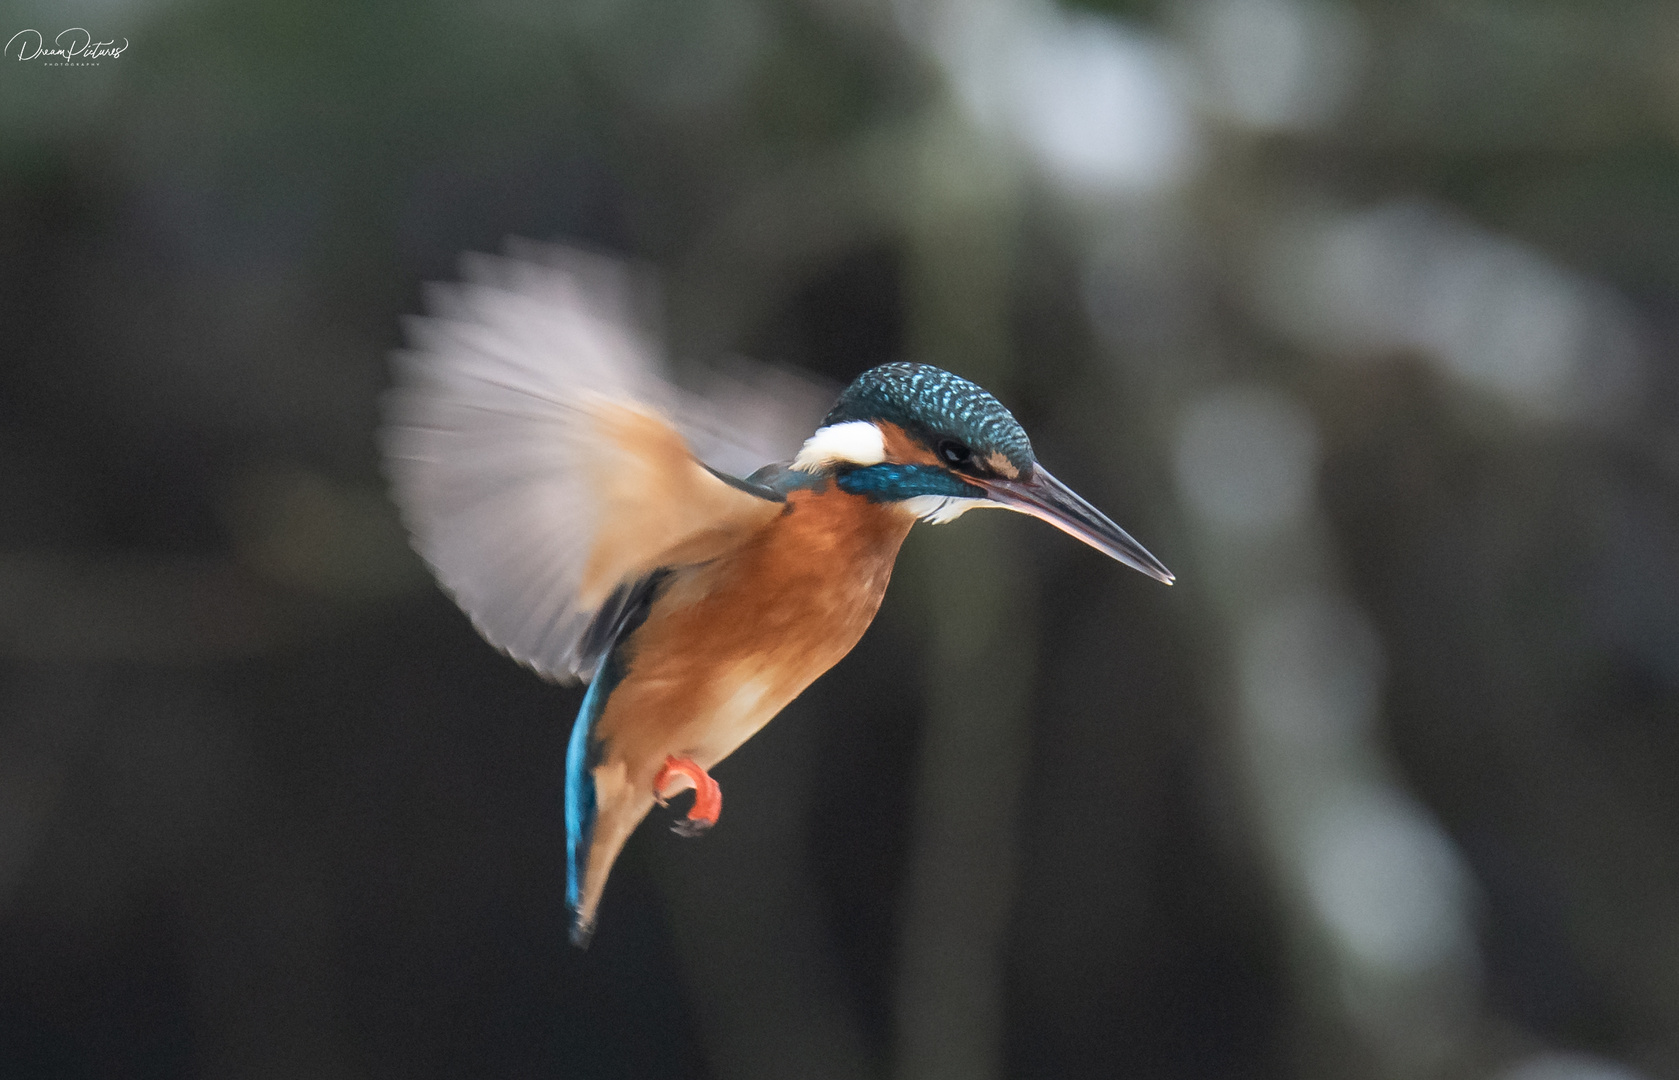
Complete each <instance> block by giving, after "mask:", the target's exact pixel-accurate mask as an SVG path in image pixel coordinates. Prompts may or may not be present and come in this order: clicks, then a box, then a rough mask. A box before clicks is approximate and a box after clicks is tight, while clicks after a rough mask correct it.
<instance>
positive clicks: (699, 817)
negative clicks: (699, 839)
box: [653, 757, 723, 836]
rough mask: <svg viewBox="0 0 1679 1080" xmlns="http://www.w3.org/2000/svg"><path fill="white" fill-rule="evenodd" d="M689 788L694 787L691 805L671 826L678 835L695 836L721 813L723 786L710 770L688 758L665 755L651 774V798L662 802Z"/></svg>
mask: <svg viewBox="0 0 1679 1080" xmlns="http://www.w3.org/2000/svg"><path fill="white" fill-rule="evenodd" d="M689 788H692V789H693V790H694V805H693V806H690V807H689V808H688V816H687V817H685V818H682V819H681V820H680V821H678V822H677V823H676V824H674V825H672V826H671V831H672V832H674V833H676V835H678V836H699V835H700V834H702V833H704V832H705V831H706V830H707V829H709V828H711V827H712V826H713V825H715V824H717V818H718V816H719V815H720V814H722V813H723V789H722V788H720V787H718V786H717V781H715V780H713V779H712V778H711V774H710V773H708V772H706V771H705V770H704V769H702V768H700V767H699V765H697V764H696V763H695V762H694V761H693V760H692V759H690V758H679V757H667V758H665V767H664V768H662V769H660V770H659V775H658V776H655V777H654V778H653V798H655V799H656V800H658V803H659V805H660V806H663V805H665V800H667V799H669V798H671V797H672V796H674V795H677V794H679V793H681V792H684V791H687V790H688V789H689Z"/></svg>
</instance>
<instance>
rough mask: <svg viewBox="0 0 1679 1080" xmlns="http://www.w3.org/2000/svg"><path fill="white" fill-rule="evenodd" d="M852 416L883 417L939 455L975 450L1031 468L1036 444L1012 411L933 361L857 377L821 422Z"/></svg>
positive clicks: (1025, 470)
mask: <svg viewBox="0 0 1679 1080" xmlns="http://www.w3.org/2000/svg"><path fill="white" fill-rule="evenodd" d="M853 420H869V421H881V420H884V421H887V422H889V423H893V424H897V425H898V426H899V427H901V428H903V429H904V430H905V432H907V433H908V434H910V435H911V436H913V437H915V438H917V439H919V440H921V441H922V442H923V443H925V444H926V445H927V446H928V447H929V448H931V449H933V450H934V451H935V452H937V453H940V454H941V455H945V456H947V457H948V456H949V455H951V454H956V453H961V454H964V455H965V454H966V453H968V452H971V453H972V455H973V457H974V458H976V459H978V460H980V461H985V460H993V461H995V460H997V459H998V458H1000V459H1002V461H1006V462H1007V463H1008V465H1009V466H1010V467H1012V470H1013V471H1014V472H1015V473H1017V474H1019V475H1021V476H1029V475H1031V473H1032V465H1033V460H1034V458H1033V454H1032V443H1031V442H1030V441H1029V440H1028V439H1027V438H1026V432H1025V430H1024V429H1022V428H1021V426H1020V423H1019V421H1017V420H1015V418H1014V414H1012V413H1010V412H1009V411H1008V409H1006V408H1004V407H1003V403H1002V402H1000V401H998V400H997V399H996V398H994V397H992V396H991V395H990V394H989V393H987V392H986V391H985V390H984V389H983V388H982V387H980V386H977V385H975V384H974V383H971V382H969V381H968V380H967V379H964V378H962V377H961V376H959V375H952V374H951V373H950V372H948V371H945V370H944V369H943V368H936V367H934V366H932V365H931V364H908V363H899V364H882V365H881V366H879V367H875V368H870V369H869V370H868V371H865V372H863V374H861V375H859V376H857V378H856V380H854V381H853V382H852V384H851V385H850V386H848V387H846V389H845V393H843V394H841V395H840V398H839V401H837V402H835V403H834V407H833V409H832V410H831V411H830V412H829V413H828V415H827V417H826V418H825V419H824V420H823V421H822V425H823V427H830V426H832V425H836V424H844V423H848V422H850V421H853ZM947 444H948V445H947ZM952 463H953V464H954V463H955V462H954V461H953V462H952ZM998 463H999V464H1001V462H998Z"/></svg>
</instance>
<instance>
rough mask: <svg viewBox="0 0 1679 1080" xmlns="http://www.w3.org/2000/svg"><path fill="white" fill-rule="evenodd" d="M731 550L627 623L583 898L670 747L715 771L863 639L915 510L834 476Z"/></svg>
mask: <svg viewBox="0 0 1679 1080" xmlns="http://www.w3.org/2000/svg"><path fill="white" fill-rule="evenodd" d="M786 499H787V501H786V502H785V503H784V504H782V508H781V509H780V510H779V512H777V513H776V515H775V516H774V517H773V518H771V519H770V520H769V521H768V523H767V524H765V525H764V526H763V527H762V528H761V529H760V530H759V531H757V532H756V533H754V534H753V535H752V536H751V537H750V538H748V539H746V540H745V541H744V542H743V543H742V544H741V545H740V546H739V547H738V548H736V549H735V550H733V551H731V552H729V553H727V554H725V555H723V556H720V557H718V558H717V559H715V560H712V561H710V562H707V563H703V564H700V565H695V566H688V567H684V568H682V569H680V570H677V571H673V572H671V573H670V574H669V576H668V577H666V578H665V579H664V580H663V581H662V582H661V584H660V586H659V587H658V590H657V593H656V597H655V598H654V599H653V601H652V604H651V605H650V607H649V609H648V612H647V617H646V621H645V622H643V623H641V625H640V626H639V627H637V628H636V629H635V630H634V631H632V632H631V633H629V634H628V635H627V636H626V637H625V639H624V641H623V643H622V645H621V646H620V648H621V649H622V650H623V655H622V662H623V666H624V672H625V673H624V675H623V677H622V680H621V681H620V682H618V684H617V685H616V686H615V687H614V688H613V690H612V692H611V694H610V696H609V697H608V698H607V700H606V703H605V706H604V707H603V709H602V710H601V714H600V718H599V719H598V720H596V721H595V722H594V726H593V732H592V735H593V739H594V741H595V743H596V744H597V745H598V747H599V750H598V751H597V757H596V759H595V760H596V761H597V762H598V763H597V764H594V765H593V766H592V769H591V780H592V783H593V786H594V791H595V796H594V797H595V805H596V807H597V810H596V820H595V823H594V827H593V836H592V838H591V843H590V845H589V846H590V852H589V856H588V861H587V864H586V867H585V872H584V873H583V874H582V877H581V887H580V895H579V896H578V902H577V910H578V911H579V913H580V914H581V915H582V917H583V919H584V922H585V924H586V923H587V922H588V920H590V919H592V917H593V915H594V912H595V909H596V905H597V904H598V902H599V899H600V890H601V888H602V886H604V884H605V880H606V872H607V870H608V868H610V866H611V865H612V861H613V860H614V859H615V858H616V857H617V854H618V850H619V848H620V847H622V845H623V843H624V841H625V839H627V838H628V836H629V834H630V832H631V831H632V830H634V828H635V826H636V825H637V824H638V823H639V822H640V821H641V819H642V818H643V817H645V816H646V814H647V812H648V811H649V810H650V809H651V808H652V806H653V803H654V799H655V791H654V781H655V779H656V778H657V777H658V776H659V774H660V772H661V770H662V769H663V768H664V766H665V763H666V762H667V761H668V760H670V759H671V758H676V759H678V760H687V761H692V762H694V763H695V764H697V765H698V766H699V767H700V768H701V769H703V770H710V769H711V768H712V767H713V766H715V765H716V764H717V763H718V762H720V761H722V760H723V759H724V758H726V757H728V756H729V755H730V754H732V753H733V752H734V751H735V750H736V749H737V748H738V747H739V746H740V745H741V744H742V743H744V742H745V741H746V740H747V739H749V738H751V737H752V736H753V735H755V734H757V732H758V731H759V729H761V728H762V727H763V726H764V725H765V724H767V723H769V722H770V720H771V719H772V718H774V717H775V716H776V714H777V713H779V712H781V710H782V709H784V708H785V707H786V706H787V705H788V703H789V702H791V701H792V700H793V699H794V698H796V697H798V696H799V694H801V693H802V692H803V691H804V689H805V687H807V686H809V685H810V684H811V683H812V682H814V681H815V680H816V679H817V677H818V676H820V675H821V674H822V673H823V672H825V671H827V670H828V669H829V668H831V667H833V666H834V665H835V664H836V663H838V662H839V661H840V660H841V659H842V658H843V657H844V656H845V655H846V653H848V652H850V651H851V648H852V646H854V645H856V644H857V641H858V639H859V638H861V637H862V636H863V631H864V630H866V629H868V626H869V623H870V622H872V621H873V619H874V616H875V612H876V611H877V610H878V609H879V607H880V602H881V598H882V597H884V596H885V595H886V584H887V582H888V581H889V580H890V579H891V576H892V564H893V562H894V560H895V559H896V558H897V554H898V546H899V545H900V544H902V543H903V540H904V537H905V536H906V535H908V533H909V528H910V525H911V524H912V523H913V522H914V518H913V517H911V516H910V515H908V514H905V513H903V512H902V511H901V510H898V509H897V508H895V507H893V506H891V505H890V504H886V503H874V502H870V501H869V500H868V499H866V498H864V497H862V496H857V495H849V494H846V493H845V492H843V491H841V490H839V489H838V488H837V487H835V486H834V485H831V484H828V485H824V486H822V487H820V488H800V489H795V490H793V491H791V492H789V493H788V494H787V496H786Z"/></svg>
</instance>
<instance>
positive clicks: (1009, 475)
mask: <svg viewBox="0 0 1679 1080" xmlns="http://www.w3.org/2000/svg"><path fill="white" fill-rule="evenodd" d="M985 467H986V468H988V469H990V470H991V471H992V472H994V473H996V474H997V475H998V476H1001V477H1003V478H1005V479H1008V480H1018V479H1020V470H1019V469H1017V468H1015V467H1014V462H1012V461H1010V460H1009V459H1008V458H1006V457H1004V456H1003V455H1002V454H1000V453H996V452H993V453H992V454H991V455H990V456H989V457H987V458H986V459H985Z"/></svg>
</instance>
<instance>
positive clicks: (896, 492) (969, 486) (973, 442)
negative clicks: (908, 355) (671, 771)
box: [793, 364, 1173, 585]
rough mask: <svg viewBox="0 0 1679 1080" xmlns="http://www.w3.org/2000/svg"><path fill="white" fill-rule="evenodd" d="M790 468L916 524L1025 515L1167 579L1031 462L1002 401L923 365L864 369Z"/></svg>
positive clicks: (1120, 532) (1168, 575) (1138, 548)
mask: <svg viewBox="0 0 1679 1080" xmlns="http://www.w3.org/2000/svg"><path fill="white" fill-rule="evenodd" d="M793 468H794V469H798V470H802V471H805V472H810V473H823V474H827V475H830V476H832V477H833V480H834V482H835V483H836V484H837V485H838V486H839V487H840V488H841V489H842V490H844V491H846V492H849V493H850V494H853V495H860V496H863V497H866V498H869V499H872V500H874V501H876V502H890V503H894V504H897V505H898V506H901V507H902V508H903V509H904V510H905V511H906V512H908V513H912V514H914V515H915V516H916V517H919V518H921V519H922V520H923V521H930V522H934V523H940V522H945V521H951V520H953V519H955V518H956V517H959V516H960V515H961V514H963V513H965V512H967V511H968V510H972V509H975V508H978V507H985V506H1000V507H1005V508H1007V509H1010V510H1017V511H1020V512H1021V513H1025V514H1031V515H1032V516H1033V517H1036V518H1041V519H1043V520H1044V521H1047V522H1049V523H1050V524H1051V525H1054V526H1055V527H1056V528H1058V529H1060V530H1062V531H1063V532H1066V533H1069V534H1071V535H1072V536H1076V537H1078V538H1079V539H1080V540H1083V541H1084V542H1085V543H1087V544H1089V545H1090V546H1091V547H1093V548H1095V549H1097V550H1098V551H1101V552H1103V553H1105V554H1107V555H1110V556H1112V557H1113V558H1115V559H1118V560H1119V561H1120V562H1122V563H1124V564H1125V565H1127V566H1130V567H1132V568H1134V569H1137V570H1140V571H1142V572H1143V573H1145V574H1147V575H1149V576H1150V577H1153V578H1156V579H1158V580H1160V581H1164V582H1165V583H1166V584H1168V585H1170V584H1171V583H1172V580H1173V578H1172V572H1171V571H1169V570H1167V569H1166V567H1165V566H1163V565H1161V562H1160V560H1159V559H1156V558H1155V557H1154V556H1153V555H1150V554H1149V553H1148V551H1147V550H1146V549H1145V548H1144V547H1143V546H1142V545H1141V544H1139V543H1137V541H1135V540H1133V539H1132V538H1131V537H1130V535H1129V534H1127V533H1126V531H1125V530H1124V529H1121V528H1120V527H1119V526H1118V525H1115V524H1114V523H1113V522H1112V521H1110V520H1108V518H1107V516H1106V515H1104V514H1103V513H1102V512H1101V511H1100V510H1098V509H1096V508H1095V507H1094V506H1092V505H1090V504H1089V503H1088V502H1086V501H1085V500H1084V499H1082V498H1080V497H1079V496H1078V495H1077V494H1076V493H1075V492H1074V491H1073V490H1072V489H1071V488H1069V487H1067V485H1065V484H1063V483H1062V482H1061V481H1059V480H1057V479H1056V478H1055V477H1053V476H1051V475H1050V474H1049V471H1048V470H1047V469H1045V468H1044V467H1043V466H1042V465H1040V464H1038V460H1037V458H1036V456H1034V455H1033V453H1032V443H1031V441H1030V440H1029V439H1027V437H1026V432H1025V430H1023V429H1022V428H1021V426H1020V423H1019V421H1017V420H1015V418H1014V416H1013V414H1011V413H1010V412H1009V411H1008V410H1007V409H1006V408H1004V407H1003V405H1002V403H1001V402H999V401H998V400H997V399H996V398H994V397H992V396H991V395H990V394H988V393H986V392H985V390H983V389H981V388H980V387H978V386H976V385H974V384H973V383H971V382H969V381H968V380H966V379H964V378H961V377H959V376H956V375H952V374H951V373H950V372H948V371H945V370H943V369H942V368H936V367H933V366H931V365H930V364H884V365H882V366H880V367H877V368H871V369H869V370H868V371H865V372H863V374H862V375H859V376H858V377H857V380H856V381H855V382H853V383H852V384H851V385H850V386H849V387H847V388H846V390H845V393H843V394H841V395H840V398H839V401H838V402H836V403H835V404H834V407H833V409H832V410H831V411H830V412H829V413H828V415H827V417H826V418H825V419H824V420H823V421H822V426H821V427H820V428H819V429H817V432H816V434H814V435H812V436H811V437H810V438H809V439H808V440H807V441H806V442H805V444H804V448H803V449H802V450H800V451H799V456H798V457H797V458H796V459H794V462H793Z"/></svg>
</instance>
